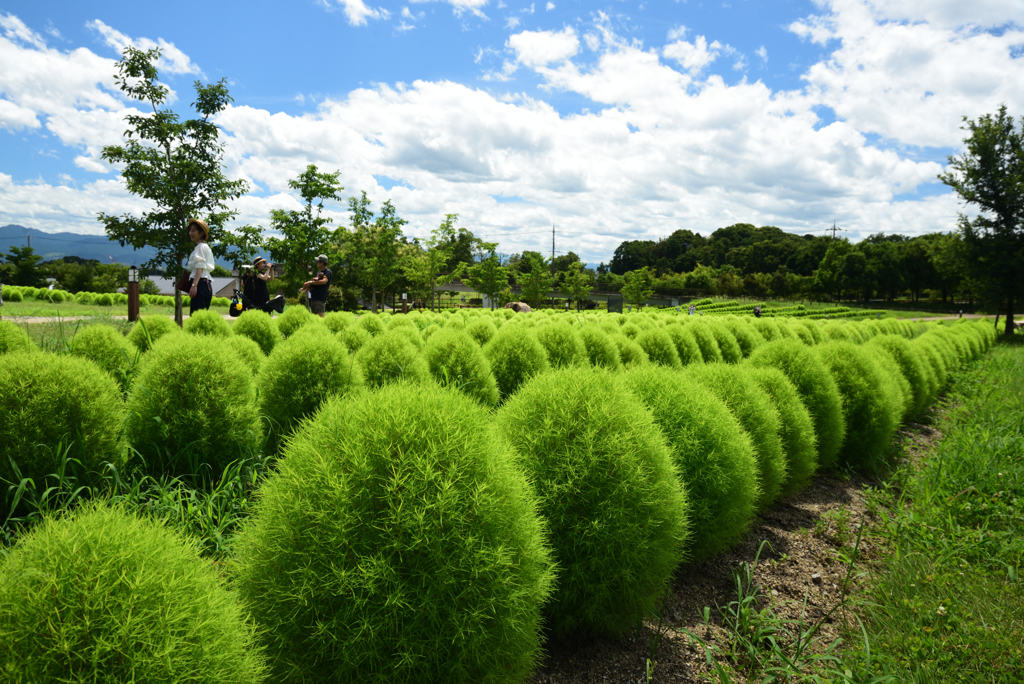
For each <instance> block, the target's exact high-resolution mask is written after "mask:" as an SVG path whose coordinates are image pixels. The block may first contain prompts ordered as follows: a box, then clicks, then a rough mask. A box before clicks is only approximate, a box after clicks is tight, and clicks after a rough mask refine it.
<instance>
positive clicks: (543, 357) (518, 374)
mask: <svg viewBox="0 0 1024 684" xmlns="http://www.w3.org/2000/svg"><path fill="white" fill-rule="evenodd" d="M484 354H485V355H486V356H487V360H488V361H490V362H491V372H492V373H494V379H495V381H496V382H497V383H498V392H500V393H501V396H502V398H503V399H504V398H507V397H509V396H511V395H512V394H514V393H515V391H516V390H517V389H519V386H520V385H522V384H523V383H524V382H526V381H527V380H529V379H530V378H532V377H533V376H535V375H537V374H539V373H543V372H544V371H546V370H548V368H549V367H550V366H549V364H548V355H547V353H545V351H544V347H542V346H541V345H540V342H538V341H537V338H536V337H534V335H533V333H532V332H530V330H528V329H526V328H524V327H522V326H518V325H511V324H510V325H503V326H501V329H500V330H498V334H496V335H495V336H494V337H493V338H492V339H491V341H490V342H488V343H487V346H485V347H484Z"/></svg>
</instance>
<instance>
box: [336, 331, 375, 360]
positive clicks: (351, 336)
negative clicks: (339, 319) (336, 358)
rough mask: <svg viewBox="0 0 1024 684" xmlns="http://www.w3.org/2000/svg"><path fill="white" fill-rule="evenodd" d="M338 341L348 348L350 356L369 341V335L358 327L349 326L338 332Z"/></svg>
mask: <svg viewBox="0 0 1024 684" xmlns="http://www.w3.org/2000/svg"><path fill="white" fill-rule="evenodd" d="M338 339H339V340H341V341H342V343H344V345H345V346H346V347H347V348H348V351H349V353H350V354H355V353H356V352H357V351H359V350H360V349H362V348H363V345H364V344H366V343H367V342H369V341H370V339H371V337H370V333H368V332H366V329H365V328H363V327H361V326H358V325H350V326H348V327H347V328H345V329H344V330H341V331H340V332H338Z"/></svg>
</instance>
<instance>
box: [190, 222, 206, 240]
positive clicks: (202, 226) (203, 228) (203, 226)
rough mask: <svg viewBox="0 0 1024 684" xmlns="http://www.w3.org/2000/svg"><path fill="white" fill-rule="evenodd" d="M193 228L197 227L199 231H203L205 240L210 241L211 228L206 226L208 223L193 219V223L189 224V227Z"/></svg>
mask: <svg viewBox="0 0 1024 684" xmlns="http://www.w3.org/2000/svg"><path fill="white" fill-rule="evenodd" d="M192 226H196V227H197V228H199V230H201V231H203V239H204V240H209V239H210V227H209V226H208V225H206V221H204V220H203V219H192V220H191V221H189V222H188V226H187V227H188V228H191V227H192Z"/></svg>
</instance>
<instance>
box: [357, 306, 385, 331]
mask: <svg viewBox="0 0 1024 684" xmlns="http://www.w3.org/2000/svg"><path fill="white" fill-rule="evenodd" d="M356 325H357V326H359V327H360V328H362V329H363V330H365V331H366V332H368V333H370V337H376V336H377V335H380V334H381V333H382V332H384V330H386V329H387V326H386V325H385V324H384V321H383V319H382V317H381V316H380V315H379V314H372V313H368V312H363V313H362V314H361V315H360V316H359V318H358V319H356Z"/></svg>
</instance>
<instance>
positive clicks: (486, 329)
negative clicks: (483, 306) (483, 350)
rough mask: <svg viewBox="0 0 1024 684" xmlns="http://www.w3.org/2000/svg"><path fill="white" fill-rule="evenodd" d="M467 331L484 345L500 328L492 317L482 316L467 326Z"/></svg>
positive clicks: (479, 343) (478, 342)
mask: <svg viewBox="0 0 1024 684" xmlns="http://www.w3.org/2000/svg"><path fill="white" fill-rule="evenodd" d="M466 332H467V333H469V336H470V337H472V338H473V339H474V340H476V343H477V344H478V345H479V346H481V347H482V346H484V345H485V344H487V343H488V342H490V341H491V338H492V337H494V335H495V334H496V333H497V332H498V328H497V327H496V326H495V325H494V322H493V321H492V320H491V319H490V317H487V318H484V317H483V316H481V317H478V318H477V319H476V320H474V321H473V322H472V323H470V324H469V325H467V326H466Z"/></svg>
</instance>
